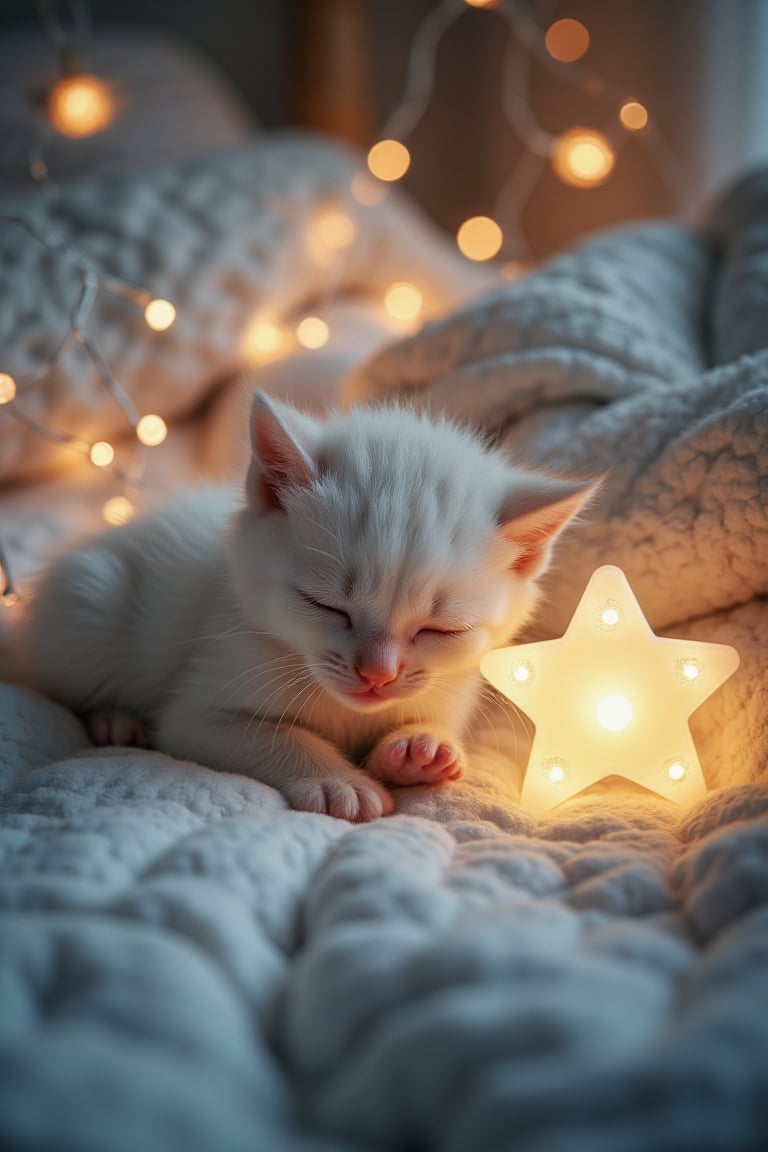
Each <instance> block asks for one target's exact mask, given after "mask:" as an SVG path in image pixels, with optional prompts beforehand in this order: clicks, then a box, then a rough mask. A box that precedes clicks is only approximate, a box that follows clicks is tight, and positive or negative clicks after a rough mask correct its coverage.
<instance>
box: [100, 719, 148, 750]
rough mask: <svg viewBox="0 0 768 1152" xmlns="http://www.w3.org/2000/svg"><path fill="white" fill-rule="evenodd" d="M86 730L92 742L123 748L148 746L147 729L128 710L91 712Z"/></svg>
mask: <svg viewBox="0 0 768 1152" xmlns="http://www.w3.org/2000/svg"><path fill="white" fill-rule="evenodd" d="M88 732H89V733H90V737H91V739H92V740H93V742H94V744H98V745H100V746H102V747H103V746H105V745H109V744H111V745H116V746H121V747H125V748H149V746H150V744H149V736H148V735H147V730H146V728H145V727H144V725H143V724H142V722H141V720H139V719H138V718H137V717H136V716H131V715H130V713H128V712H92V713H91V715H90V716H89V717H88Z"/></svg>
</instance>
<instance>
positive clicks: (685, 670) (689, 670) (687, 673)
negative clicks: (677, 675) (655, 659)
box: [680, 660, 701, 682]
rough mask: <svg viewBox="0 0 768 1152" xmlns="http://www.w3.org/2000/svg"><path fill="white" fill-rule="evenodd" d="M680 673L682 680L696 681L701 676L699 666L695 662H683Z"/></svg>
mask: <svg viewBox="0 0 768 1152" xmlns="http://www.w3.org/2000/svg"><path fill="white" fill-rule="evenodd" d="M680 672H681V674H682V677H683V679H684V680H688V681H689V682H690V681H693V680H698V678H699V676H701V665H700V664H699V663H698V661H696V660H684V661H683V664H682V667H681V668H680Z"/></svg>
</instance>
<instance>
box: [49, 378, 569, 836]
mask: <svg viewBox="0 0 768 1152" xmlns="http://www.w3.org/2000/svg"><path fill="white" fill-rule="evenodd" d="M251 444H252V459H251V464H250V469H249V472H248V477H247V480H246V485H245V502H244V506H242V501H240V503H239V505H238V501H237V499H236V497H235V496H234V494H232V493H231V492H229V491H226V490H223V489H209V490H200V491H193V492H190V493H189V494H188V495H186V496H185V497H184V498H182V499H181V500H180V501H177V502H176V503H175V504H173V505H171V506H169V507H167V508H165V509H162V510H160V511H158V512H155V513H153V514H150V515H148V516H146V517H145V518H143V519H139V520H137V521H135V522H133V523H132V524H129V525H126V526H125V527H122V528H117V529H112V530H110V531H108V532H106V533H105V534H103V535H102V536H100V537H98V538H96V539H95V540H94V541H93V542H92V543H90V544H88V545H87V546H86V547H83V548H80V549H78V550H76V551H73V552H70V553H69V554H67V555H65V556H64V557H63V558H62V559H60V560H59V561H58V562H57V563H55V564H54V565H53V566H52V568H51V569H50V570H49V571H48V573H47V574H46V576H45V578H44V579H43V582H42V584H41V586H40V588H39V591H38V594H37V596H36V599H35V602H34V603H33V605H32V612H31V617H30V620H29V624H28V631H27V653H28V657H29V659H30V660H31V662H32V669H31V671H32V677H31V678H32V682H33V683H34V685H35V686H36V687H38V688H40V689H41V690H42V691H44V692H47V693H49V694H50V695H51V696H53V697H55V698H56V699H58V700H60V701H62V702H63V703H64V704H67V705H68V706H70V707H71V708H73V709H75V710H76V711H78V712H81V713H86V714H89V717H90V723H91V731H92V734H93V735H94V737H95V739H96V740H97V742H99V743H138V744H143V743H146V742H147V740H146V738H145V732H146V733H147V734H148V740H149V742H151V744H152V745H153V746H154V747H156V748H158V749H160V750H162V751H164V752H168V753H170V754H172V755H174V756H177V757H181V758H186V759H189V760H196V761H201V762H202V763H204V764H207V765H210V766H211V767H213V768H217V769H222V770H225V771H229V772H240V773H244V774H246V775H249V776H252V777H254V778H256V779H258V780H262V781H264V782H266V783H267V784H271V785H272V786H274V787H275V788H278V789H280V791H281V792H282V793H283V795H284V796H285V797H286V799H287V800H288V801H289V802H290V804H292V805H293V806H294V807H295V808H300V809H304V810H306V811H310V812H327V813H330V814H331V815H332V816H337V817H342V818H345V819H348V820H371V819H373V818H375V817H377V816H382V815H385V814H386V813H388V812H391V811H392V798H391V796H390V793H389V792H388V790H387V789H386V787H385V786H384V785H385V784H417V783H418V784H424V783H426V784H439V783H443V782H446V781H449V780H455V779H456V778H457V777H458V776H459V775H460V774H461V772H462V769H463V767H464V753H463V750H462V746H461V737H462V733H463V731H464V729H465V726H466V724H467V721H468V719H469V716H470V713H471V711H472V706H473V703H474V701H475V698H476V695H477V692H478V689H479V673H478V671H477V667H478V664H479V661H480V658H481V657H482V656H483V655H484V653H486V652H487V651H488V650H489V649H490V648H493V647H496V646H498V645H501V644H504V643H506V642H507V641H508V640H509V638H510V637H511V636H512V635H513V634H514V633H515V632H517V631H518V629H519V628H520V627H521V625H522V624H523V623H524V622H525V621H526V620H527V619H528V618H529V616H530V614H531V612H532V610H533V607H534V605H535V603H536V598H537V589H536V586H535V579H536V577H537V576H539V575H540V574H541V573H542V571H543V570H544V568H545V566H546V564H547V562H548V559H549V555H550V550H551V545H552V543H553V540H554V539H555V537H556V536H557V534H558V533H559V532H560V531H561V529H563V528H564V527H565V526H566V524H567V523H568V522H569V520H570V519H571V518H572V517H573V516H574V515H575V514H576V513H578V512H579V510H580V509H581V508H582V506H583V505H584V503H585V502H586V500H587V499H588V498H589V495H590V494H591V488H590V487H589V486H587V485H586V484H582V483H574V482H566V481H562V480H554V479H551V478H547V477H543V476H540V475H532V474H530V473H525V472H521V471H519V470H515V469H514V468H512V467H511V466H510V465H509V464H508V463H507V462H506V461H505V459H504V458H503V456H502V455H501V454H500V453H498V452H494V451H489V450H487V449H486V448H484V447H483V445H482V444H481V443H480V441H479V440H478V439H477V438H476V437H475V436H474V435H473V434H471V433H470V432H468V431H466V430H461V429H459V428H457V427H455V426H453V425H451V424H449V423H447V422H445V421H430V420H429V419H427V418H426V417H422V416H417V415H415V414H414V413H411V412H409V411H407V410H404V409H399V408H385V409H378V410H376V409H357V410H353V411H351V412H348V413H347V414H344V415H339V416H334V417H333V418H332V419H331V420H330V421H329V422H327V423H323V422H320V421H318V420H316V419H312V418H310V417H308V416H305V415H302V414H300V413H299V412H296V411H294V410H293V409H291V408H288V407H286V406H284V405H282V404H278V403H277V402H276V401H274V400H271V399H268V398H267V397H266V396H264V395H261V394H257V395H256V397H255V399H254V402H253V408H252V413H251ZM137 718H138V719H137ZM139 720H140V721H141V723H139ZM358 765H360V766H361V767H358Z"/></svg>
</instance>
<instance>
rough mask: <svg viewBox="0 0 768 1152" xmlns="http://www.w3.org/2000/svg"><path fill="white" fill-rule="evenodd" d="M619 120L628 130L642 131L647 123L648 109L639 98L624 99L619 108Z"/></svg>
mask: <svg viewBox="0 0 768 1152" xmlns="http://www.w3.org/2000/svg"><path fill="white" fill-rule="evenodd" d="M619 120H621V122H622V124H623V125H624V127H625V128H628V129H629V131H630V132H642V130H643V128H645V126H646V124H647V123H648V110H647V108H646V107H645V105H644V104H641V103H640V101H639V100H625V101H624V103H623V104H622V106H621V108H620V109H619Z"/></svg>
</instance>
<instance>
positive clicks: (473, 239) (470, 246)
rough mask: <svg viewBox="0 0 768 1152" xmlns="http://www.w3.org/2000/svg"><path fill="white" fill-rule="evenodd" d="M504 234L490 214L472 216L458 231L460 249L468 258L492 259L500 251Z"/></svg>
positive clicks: (457, 239) (457, 240) (457, 238)
mask: <svg viewBox="0 0 768 1152" xmlns="http://www.w3.org/2000/svg"><path fill="white" fill-rule="evenodd" d="M503 239H504V236H503V234H502V231H501V228H499V226H498V224H497V223H496V221H495V220H491V218H490V216H471V217H470V218H469V220H465V221H464V223H463V224H462V225H461V227H460V228H459V230H458V232H457V233H456V243H457V244H458V246H459V251H460V252H462V254H463V255H464V256H466V257H467V259H468V260H477V261H482V260H491V259H493V257H494V256H495V255H496V254H497V253H498V252H499V250H500V248H501V245H502V241H503Z"/></svg>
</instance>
